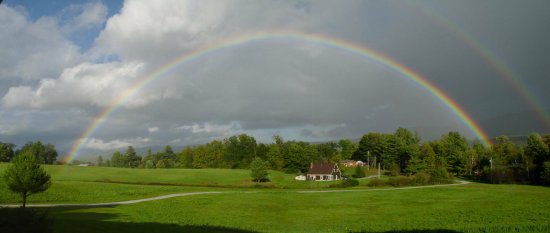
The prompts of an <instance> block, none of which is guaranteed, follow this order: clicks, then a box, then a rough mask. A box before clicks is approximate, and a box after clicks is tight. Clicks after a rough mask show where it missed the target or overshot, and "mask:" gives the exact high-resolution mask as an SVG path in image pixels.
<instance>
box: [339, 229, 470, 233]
mask: <svg viewBox="0 0 550 233" xmlns="http://www.w3.org/2000/svg"><path fill="white" fill-rule="evenodd" d="M363 232H365V233H366V232H369V233H460V232H461V231H455V230H447V229H430V230H398V231H380V232H370V231H358V232H350V233H363Z"/></svg>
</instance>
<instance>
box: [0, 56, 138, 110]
mask: <svg viewBox="0 0 550 233" xmlns="http://www.w3.org/2000/svg"><path fill="white" fill-rule="evenodd" d="M140 67H141V65H140V64H132V63H125V64H123V63H107V64H93V63H81V64H79V65H77V66H74V67H71V68H67V69H65V70H64V71H63V73H62V74H61V75H60V76H59V78H57V79H42V80H40V83H39V85H38V86H37V87H36V88H32V87H31V86H16V87H11V88H10V89H9V91H8V92H7V94H6V95H5V96H4V97H3V98H2V103H3V105H4V106H6V107H11V108H15V107H18V108H31V109H45V108H48V109H63V108H65V109H67V108H74V107H80V106H93V107H106V106H108V105H109V104H110V103H111V102H112V101H113V100H115V99H116V98H117V97H118V96H119V95H121V93H123V92H124V91H126V90H127V89H128V88H129V87H130V86H131V85H132V82H133V81H135V78H136V76H137V73H138V72H139V71H140ZM144 102H146V99H145V98H141V99H140V100H139V101H131V100H130V101H128V102H126V103H125V105H127V106H138V105H142V104H144Z"/></svg>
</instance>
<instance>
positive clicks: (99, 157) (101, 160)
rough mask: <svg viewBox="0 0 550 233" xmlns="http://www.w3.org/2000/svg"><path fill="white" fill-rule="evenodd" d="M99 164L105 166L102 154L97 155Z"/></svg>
mask: <svg viewBox="0 0 550 233" xmlns="http://www.w3.org/2000/svg"><path fill="white" fill-rule="evenodd" d="M97 166H99V167H101V166H103V157H101V155H100V156H98V157H97Z"/></svg>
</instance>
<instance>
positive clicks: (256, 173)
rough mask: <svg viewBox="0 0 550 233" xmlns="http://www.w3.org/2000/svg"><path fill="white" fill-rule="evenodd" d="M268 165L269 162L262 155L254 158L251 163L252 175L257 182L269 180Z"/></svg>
mask: <svg viewBox="0 0 550 233" xmlns="http://www.w3.org/2000/svg"><path fill="white" fill-rule="evenodd" d="M268 167H269V163H268V162H267V161H264V160H262V159H261V158H260V157H256V158H255V159H254V160H252V162H251V163H250V176H252V180H253V181H256V182H268V181H269V179H268V178H267V176H268V175H269V173H268V172H267V168H268Z"/></svg>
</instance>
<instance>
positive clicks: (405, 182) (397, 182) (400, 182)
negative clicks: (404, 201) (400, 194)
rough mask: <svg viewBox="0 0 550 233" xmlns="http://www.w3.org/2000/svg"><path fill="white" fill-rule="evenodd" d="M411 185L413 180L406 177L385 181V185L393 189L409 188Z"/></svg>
mask: <svg viewBox="0 0 550 233" xmlns="http://www.w3.org/2000/svg"><path fill="white" fill-rule="evenodd" d="M413 183H414V182H413V180H412V179H410V178H408V177H395V178H393V177H392V178H390V179H389V180H388V181H387V184H389V185H391V186H393V187H403V186H409V185H411V184H413Z"/></svg>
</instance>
